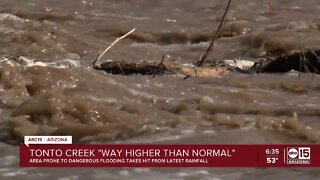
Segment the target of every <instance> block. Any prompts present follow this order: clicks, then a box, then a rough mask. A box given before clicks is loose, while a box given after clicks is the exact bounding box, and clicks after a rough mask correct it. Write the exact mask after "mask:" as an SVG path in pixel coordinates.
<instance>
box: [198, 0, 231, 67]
mask: <svg viewBox="0 0 320 180" xmlns="http://www.w3.org/2000/svg"><path fill="white" fill-rule="evenodd" d="M230 4H231V0H229V1H228V4H227V7H226V9H225V11H224V14H223V16H222V19H221V21H220V24H219V27H218V29H217V31H216V32H215V34H214V36H213V39H212V40H211V42H210V45H209V46H208V48H207V50H206V51H205V53H204V54H203V55H201V56H200V59H199V61H197V62H196V63H195V65H196V66H202V65H203V63H204V61H205V60H206V58H207V56H208V55H209V54H210V52H211V51H212V49H213V47H214V43H215V41H216V40H217V39H218V37H219V33H220V31H221V28H222V26H223V24H224V21H225V19H226V16H227V13H228V10H229V7H230Z"/></svg>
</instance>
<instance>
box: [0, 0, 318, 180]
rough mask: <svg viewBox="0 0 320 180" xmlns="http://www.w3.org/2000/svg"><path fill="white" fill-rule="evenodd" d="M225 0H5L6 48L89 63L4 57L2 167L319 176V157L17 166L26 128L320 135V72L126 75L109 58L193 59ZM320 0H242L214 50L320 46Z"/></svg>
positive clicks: (146, 135) (1, 31) (277, 137)
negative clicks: (285, 164)
mask: <svg viewBox="0 0 320 180" xmlns="http://www.w3.org/2000/svg"><path fill="white" fill-rule="evenodd" d="M225 3H226V2H225V1H218V0H199V1H192V0H130V1H129V0H121V1H119V0H110V1H109V0H108V1H106V0H105V1H104V0H67V1H62V0H24V1H20V0H1V1H0V56H1V57H3V58H2V59H4V57H13V56H15V57H16V56H24V57H28V58H29V59H35V60H39V61H44V62H53V63H56V62H58V61H59V62H60V61H70V60H72V61H73V62H78V63H79V64H80V67H74V68H62V69H61V68H54V67H40V66H33V67H27V66H18V65H14V66H10V65H7V64H5V63H1V67H0V77H1V79H0V117H1V119H0V139H1V143H0V179H30V180H31V179H39V180H40V179H46V180H49V179H60V180H62V179H63V180H66V179H70V180H77V179H111V180H116V179H159V180H162V179H177V180H180V179H181V180H191V179H202V180H209V179H272V178H279V179H280V178H281V179H316V178H319V177H320V171H319V169H256V168H252V169H222V168H220V169H204V168H201V169H139V168H132V169H126V168H121V169H99V168H96V169H81V171H80V170H79V169H65V168H64V169H38V168H26V169H23V168H22V169H21V168H18V163H19V160H18V155H19V152H18V148H17V146H15V145H16V144H19V143H21V142H22V138H23V136H24V135H43V134H46V135H48V134H52V135H64V134H65V135H72V136H73V138H74V141H76V142H78V143H175V144H176V143H184V144H188V143H205V144H225V143H227V144H237V143H239V144H268V143H296V144H297V143H319V142H320V134H319V130H320V121H319V117H320V96H319V94H320V92H319V91H320V82H319V78H320V77H319V76H317V75H316V76H313V75H312V74H302V75H301V77H300V78H299V75H298V73H297V72H290V73H287V74H273V75H271V74H260V75H249V74H247V75H244V74H239V73H230V74H228V75H226V76H223V77H220V78H200V77H198V78H189V79H187V80H183V76H181V75H165V76H156V77H155V78H151V77H150V76H142V75H135V76H129V77H128V76H127V77H125V76H119V75H118V76H116V75H110V74H106V73H104V72H99V71H96V70H93V69H92V68H90V67H89V66H90V64H91V62H92V61H93V60H94V59H95V58H96V56H97V55H98V54H99V52H101V51H103V49H104V48H105V47H106V46H108V45H110V43H111V42H112V41H114V39H116V38H117V37H119V36H121V35H123V34H125V33H126V32H128V31H129V30H130V29H132V28H134V27H135V28H136V31H135V32H134V33H133V34H132V35H130V36H129V37H128V38H126V39H125V40H123V41H121V42H119V43H118V44H117V45H115V46H114V47H113V48H112V49H111V51H110V52H108V53H107V54H106V55H105V56H104V57H103V59H102V61H106V60H109V59H112V60H118V61H130V62H140V61H146V60H147V61H156V62H159V61H160V59H161V57H162V55H163V54H164V55H167V56H168V57H169V56H170V58H171V59H173V60H176V61H179V62H181V63H185V62H192V61H193V60H194V59H196V58H198V57H199V55H200V53H201V52H202V51H203V50H204V49H205V48H206V46H208V41H209V40H210V36H211V34H212V32H213V31H214V30H215V29H216V28H217V26H218V24H219V21H220V19H221V15H222V13H223V10H224V7H225ZM319 12H320V2H319V1H317V0H305V1H301V0H282V1H278V0H264V1H254V0H234V1H233V2H232V6H231V9H230V12H229V14H228V17H227V21H226V24H225V26H224V28H223V31H222V34H221V37H220V39H219V40H218V41H217V43H216V47H215V49H214V52H213V54H212V55H211V56H210V59H212V60H213V59H215V60H224V59H248V60H253V61H256V60H258V59H260V58H261V57H262V56H266V55H269V56H277V55H281V54H290V53H292V52H295V51H299V50H301V49H304V48H306V47H307V48H315V49H317V48H320V18H319V15H320V13H319Z"/></svg>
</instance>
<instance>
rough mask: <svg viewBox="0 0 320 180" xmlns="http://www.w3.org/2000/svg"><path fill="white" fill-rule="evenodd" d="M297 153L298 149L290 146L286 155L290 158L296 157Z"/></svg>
mask: <svg viewBox="0 0 320 180" xmlns="http://www.w3.org/2000/svg"><path fill="white" fill-rule="evenodd" d="M298 155H299V152H298V150H297V149H296V148H291V149H289V151H288V156H289V157H290V158H292V159H293V158H297V157H298Z"/></svg>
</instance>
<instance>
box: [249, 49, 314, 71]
mask: <svg viewBox="0 0 320 180" xmlns="http://www.w3.org/2000/svg"><path fill="white" fill-rule="evenodd" d="M319 56H320V50H318V51H313V50H308V51H306V52H299V53H295V54H292V55H288V56H281V57H278V58H276V59H275V60H272V61H270V62H267V63H262V64H261V62H258V63H256V64H255V65H254V66H253V67H252V70H253V71H255V72H258V73H285V72H289V71H291V70H296V71H299V72H310V73H317V74H320V57H319Z"/></svg>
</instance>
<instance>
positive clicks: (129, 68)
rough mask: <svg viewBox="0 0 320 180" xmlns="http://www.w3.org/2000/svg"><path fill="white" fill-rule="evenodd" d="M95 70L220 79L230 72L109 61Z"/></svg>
mask: <svg viewBox="0 0 320 180" xmlns="http://www.w3.org/2000/svg"><path fill="white" fill-rule="evenodd" d="M94 68H95V69H97V70H103V71H105V72H107V73H111V74H121V75H134V74H141V75H155V74H156V75H163V74H182V75H187V76H200V77H218V76H221V75H224V74H227V73H228V72H229V71H228V70H227V69H225V68H222V67H193V66H190V65H188V64H181V63H178V62H174V61H162V63H161V64H156V63H155V62H141V63H131V62H124V61H123V62H119V61H107V62H104V63H102V64H100V65H99V66H95V67H94Z"/></svg>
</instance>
